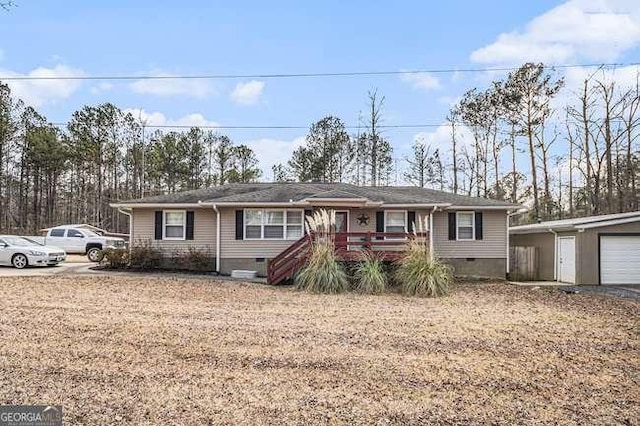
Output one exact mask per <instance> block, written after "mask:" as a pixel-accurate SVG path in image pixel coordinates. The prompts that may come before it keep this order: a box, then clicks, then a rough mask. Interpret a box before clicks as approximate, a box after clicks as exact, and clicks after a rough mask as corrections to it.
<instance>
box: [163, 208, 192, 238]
mask: <svg viewBox="0 0 640 426" xmlns="http://www.w3.org/2000/svg"><path fill="white" fill-rule="evenodd" d="M167 213H181V214H182V237H167ZM170 226H178V225H170ZM162 239H163V240H168V241H185V240H186V239H187V211H186V210H163V211H162Z"/></svg>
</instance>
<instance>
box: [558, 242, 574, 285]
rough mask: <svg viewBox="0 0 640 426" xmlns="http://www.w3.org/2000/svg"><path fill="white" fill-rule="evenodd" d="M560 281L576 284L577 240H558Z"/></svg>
mask: <svg viewBox="0 0 640 426" xmlns="http://www.w3.org/2000/svg"><path fill="white" fill-rule="evenodd" d="M558 281H560V282H563V283H570V284H575V282H576V239H575V237H560V238H558Z"/></svg>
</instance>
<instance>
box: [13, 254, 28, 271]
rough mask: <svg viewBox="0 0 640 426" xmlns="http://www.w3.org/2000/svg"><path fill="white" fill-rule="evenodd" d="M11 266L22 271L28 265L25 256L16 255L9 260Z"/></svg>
mask: <svg viewBox="0 0 640 426" xmlns="http://www.w3.org/2000/svg"><path fill="white" fill-rule="evenodd" d="M11 264H12V265H13V267H14V268H16V269H24V268H26V267H27V266H28V265H29V261H28V260H27V256H25V255H24V254H20V253H18V254H16V255H15V256H13V259H11Z"/></svg>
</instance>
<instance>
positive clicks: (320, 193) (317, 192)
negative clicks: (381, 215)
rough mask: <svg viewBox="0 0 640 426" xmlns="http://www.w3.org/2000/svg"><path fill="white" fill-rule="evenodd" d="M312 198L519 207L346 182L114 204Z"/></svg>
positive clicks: (238, 187)
mask: <svg viewBox="0 0 640 426" xmlns="http://www.w3.org/2000/svg"><path fill="white" fill-rule="evenodd" d="M308 198H310V199H313V198H320V199H325V198H335V199H344V198H366V199H368V200H371V201H374V202H381V203H383V204H423V205H424V204H450V205H455V206H470V207H471V206H482V207H502V208H504V207H513V208H517V207H520V206H519V205H516V204H511V203H508V202H505V201H497V200H489V199H486V198H479V197H467V196H464V195H456V194H451V193H448V192H444V191H437V190H434V189H427V188H418V187H408V186H385V187H371V186H356V185H351V184H346V183H246V184H241V183H232V184H226V185H222V186H214V187H211V188H203V189H196V190H193V191H184V192H177V193H174V194H165V195H156V196H151V197H146V198H141V199H135V200H129V201H124V202H122V203H118V204H184V203H189V204H190V203H198V202H207V203H229V204H230V203H238V204H243V203H289V202H291V201H293V202H298V201H303V200H305V199H308Z"/></svg>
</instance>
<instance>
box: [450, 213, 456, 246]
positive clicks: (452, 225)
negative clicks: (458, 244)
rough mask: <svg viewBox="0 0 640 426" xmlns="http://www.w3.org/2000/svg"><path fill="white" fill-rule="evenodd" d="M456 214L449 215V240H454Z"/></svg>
mask: <svg viewBox="0 0 640 426" xmlns="http://www.w3.org/2000/svg"><path fill="white" fill-rule="evenodd" d="M456 233H457V232H456V214H455V213H449V239H450V240H455V239H456Z"/></svg>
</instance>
